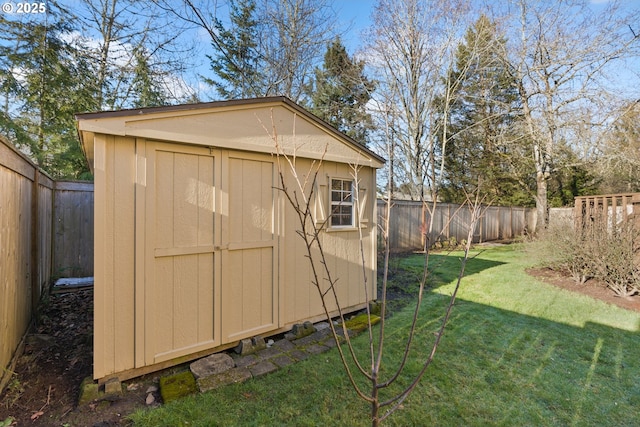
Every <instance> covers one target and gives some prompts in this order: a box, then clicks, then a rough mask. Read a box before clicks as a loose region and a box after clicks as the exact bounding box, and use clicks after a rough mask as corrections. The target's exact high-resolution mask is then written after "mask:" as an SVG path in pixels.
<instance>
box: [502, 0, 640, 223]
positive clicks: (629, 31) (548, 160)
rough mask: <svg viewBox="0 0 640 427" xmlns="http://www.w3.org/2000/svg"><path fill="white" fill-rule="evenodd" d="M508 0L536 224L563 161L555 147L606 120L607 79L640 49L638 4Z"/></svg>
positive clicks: (545, 208)
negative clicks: (625, 6) (533, 173)
mask: <svg viewBox="0 0 640 427" xmlns="http://www.w3.org/2000/svg"><path fill="white" fill-rule="evenodd" d="M513 6H514V8H513V10H516V11H517V12H515V16H513V15H507V16H506V19H505V21H504V23H505V25H507V26H509V25H512V27H511V30H508V33H509V34H511V35H512V36H513V38H512V39H511V42H512V50H511V53H510V55H511V56H510V58H509V60H510V62H511V64H512V67H513V68H512V69H513V74H514V77H515V79H516V81H517V85H518V90H519V93H520V98H521V100H522V107H523V114H524V117H525V120H526V132H527V134H528V137H529V139H530V140H531V144H532V147H531V149H532V156H533V158H534V162H535V167H536V195H535V199H536V208H537V217H538V228H541V227H546V225H547V223H548V195H547V193H548V181H549V180H550V179H551V178H552V177H553V176H554V174H556V173H557V172H558V170H559V168H560V167H561V165H559V164H557V163H558V162H557V161H556V157H557V151H558V147H559V146H560V145H561V144H565V143H569V144H573V145H574V146H575V144H577V143H578V141H576V138H575V135H576V134H578V132H579V127H581V126H584V125H585V123H586V124H588V125H589V126H598V125H601V124H603V123H606V121H607V112H606V110H605V111H603V110H602V108H603V107H604V108H606V103H605V102H602V99H603V98H602V96H603V95H604V94H605V93H606V89H607V88H606V84H607V83H608V78H609V76H610V75H611V73H612V72H613V71H615V68H614V67H616V66H617V64H620V65H622V64H623V63H624V60H625V59H628V58H630V57H632V56H635V57H637V55H638V53H639V52H640V39H639V38H638V28H637V25H638V22H640V11H638V10H635V11H631V12H629V13H626V14H625V13H623V12H622V10H621V2H619V1H612V2H609V3H607V5H606V6H605V7H603V9H602V11H601V12H599V13H596V12H594V9H593V8H590V7H589V2H588V1H586V0H561V1H540V2H530V1H526V0H517V1H514V2H513ZM508 12H509V11H508Z"/></svg>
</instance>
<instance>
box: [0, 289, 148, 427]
mask: <svg viewBox="0 0 640 427" xmlns="http://www.w3.org/2000/svg"><path fill="white" fill-rule="evenodd" d="M92 363H93V291H92V290H90V289H89V290H82V291H77V292H69V293H64V294H53V295H51V296H50V297H49V299H48V301H46V302H45V303H44V304H43V305H42V307H41V310H40V313H39V315H38V316H37V322H36V323H35V325H34V326H33V327H32V328H31V331H30V334H29V335H28V336H27V338H26V340H25V347H24V352H23V354H22V356H21V357H20V358H19V359H18V362H17V364H16V368H15V371H14V374H13V376H12V378H11V381H10V383H9V386H8V387H7V388H6V389H5V391H4V392H3V394H2V395H0V425H3V426H4V425H5V424H3V422H6V420H8V419H12V420H13V423H8V422H7V424H8V425H11V426H70V427H71V426H83V427H84V426H96V427H97V426H101V427H106V426H120V425H128V421H127V420H126V419H125V416H126V415H127V414H129V413H131V412H132V411H134V410H135V409H136V408H138V407H143V406H145V397H146V394H145V392H146V384H144V383H143V382H142V381H143V380H140V379H139V380H138V382H133V383H130V384H126V385H125V387H124V388H125V393H123V395H122V396H121V397H118V398H110V399H105V400H103V401H92V402H89V403H88V404H86V405H82V406H78V405H77V403H78V396H79V393H80V384H81V383H82V380H83V379H84V378H87V377H89V376H91V375H92ZM127 386H128V391H127V390H126V389H127Z"/></svg>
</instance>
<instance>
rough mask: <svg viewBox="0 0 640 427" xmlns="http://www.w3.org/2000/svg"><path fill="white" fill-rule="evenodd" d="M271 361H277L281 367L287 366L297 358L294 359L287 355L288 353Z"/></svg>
mask: <svg viewBox="0 0 640 427" xmlns="http://www.w3.org/2000/svg"><path fill="white" fill-rule="evenodd" d="M271 362H272V363H275V364H276V365H278V367H280V368H284V367H285V366H289V365H291V364H292V363H294V362H295V360H293V359H292V358H291V357H289V356H287V355H286V354H282V355H280V356H277V357H274V358H273V359H271Z"/></svg>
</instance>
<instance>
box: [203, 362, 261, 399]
mask: <svg viewBox="0 0 640 427" xmlns="http://www.w3.org/2000/svg"><path fill="white" fill-rule="evenodd" d="M249 378H251V372H249V369H247V368H244V367H243V368H233V369H229V370H228V371H225V372H223V373H221V374H218V375H212V376H210V377H206V378H200V379H198V389H199V390H200V392H201V393H204V392H205V391H209V390H213V389H216V388H219V387H222V386H225V385H228V384H233V383H240V382H244V381H246V380H248V379H249Z"/></svg>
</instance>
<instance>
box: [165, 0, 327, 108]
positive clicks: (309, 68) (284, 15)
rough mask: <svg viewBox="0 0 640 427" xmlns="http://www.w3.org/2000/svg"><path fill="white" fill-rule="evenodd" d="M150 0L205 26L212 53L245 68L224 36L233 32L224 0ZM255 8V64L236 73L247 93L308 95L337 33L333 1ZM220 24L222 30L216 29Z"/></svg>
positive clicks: (265, 3) (264, 3)
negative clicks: (327, 47) (318, 68)
mask: <svg viewBox="0 0 640 427" xmlns="http://www.w3.org/2000/svg"><path fill="white" fill-rule="evenodd" d="M152 1H153V2H154V3H155V4H157V5H159V6H160V7H161V8H162V9H163V10H165V11H166V12H168V13H171V14H172V15H173V16H175V17H176V18H177V19H179V20H182V21H183V22H185V23H186V24H187V25H188V26H190V27H191V28H197V29H201V30H204V32H205V33H206V34H207V35H208V36H209V39H210V41H211V45H212V47H213V51H214V52H213V55H212V56H211V57H217V58H221V59H223V60H224V61H225V62H226V63H228V64H229V65H232V66H233V67H232V68H234V69H235V70H236V72H237V73H239V74H242V73H243V69H245V70H246V67H243V66H242V64H239V63H237V58H236V57H235V56H234V53H233V52H232V51H231V50H232V49H231V48H230V47H231V46H233V45H234V43H233V41H229V40H225V39H224V37H225V33H227V34H228V35H230V36H233V33H234V29H233V28H230V27H229V25H230V24H227V23H226V21H227V18H226V14H225V13H226V9H225V8H224V6H225V5H224V4H221V5H218V3H217V2H216V1H215V0H214V1H207V0H201V1H198V0H182V2H181V3H176V2H170V1H168V0H152ZM221 3H224V2H221ZM219 9H220V10H219ZM253 13H254V15H253V16H252V20H255V26H256V27H257V28H255V29H254V30H253V31H252V33H253V34H255V35H257V36H258V40H255V41H253V42H255V43H252V44H255V48H253V49H252V52H251V54H252V55H255V56H256V57H257V58H258V59H257V64H256V69H253V70H251V73H248V72H247V73H246V74H248V75H244V76H241V75H238V76H234V77H235V78H236V79H238V80H242V82H243V85H244V86H245V87H248V88H250V90H249V91H248V92H249V93H250V94H251V95H254V96H273V95H282V96H286V97H288V98H289V99H291V100H293V101H295V102H300V101H302V100H303V99H304V98H305V97H307V95H308V94H307V93H306V91H307V90H308V88H309V86H310V85H309V83H310V81H311V79H312V78H313V70H314V68H315V67H316V66H317V65H319V64H320V63H321V62H322V57H323V54H324V51H325V48H326V46H327V44H328V43H329V42H330V41H331V40H333V39H334V38H335V36H336V34H337V32H336V14H335V12H334V11H333V8H332V5H331V2H330V1H329V0H256V1H255V10H254V12H253ZM225 26H226V27H225ZM221 28H224V31H220V29H221ZM253 50H255V52H253ZM249 74H250V75H249ZM208 80H213V78H210V79H208Z"/></svg>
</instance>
